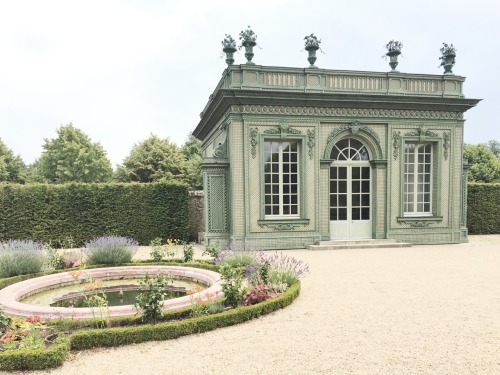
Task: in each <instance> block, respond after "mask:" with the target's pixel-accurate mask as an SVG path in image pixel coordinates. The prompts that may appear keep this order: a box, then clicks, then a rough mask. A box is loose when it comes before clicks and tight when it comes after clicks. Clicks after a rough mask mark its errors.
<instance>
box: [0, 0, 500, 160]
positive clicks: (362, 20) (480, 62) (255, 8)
mask: <svg viewBox="0 0 500 375" xmlns="http://www.w3.org/2000/svg"><path fill="white" fill-rule="evenodd" d="M405 4H408V5H405ZM499 4H500V3H499V2H497V1H495V0H476V1H465V0H461V1H451V0H419V1H411V2H406V1H396V0H377V1H373V0H364V1H355V0H351V1H345V0H342V1H335V0H329V1H326V0H325V1H321V0H308V1H305V0H252V1H236V0H213V1H212V0H204V1H178V0H177V1H172V0H163V1H160V0H158V1H153V0H121V1H120V0H80V1H75V0H61V1H54V0H44V1H41V0H32V1H23V0H0V138H1V139H2V140H3V141H4V143H6V145H7V146H8V147H9V148H11V149H12V150H13V151H14V153H15V154H19V155H21V157H22V158H23V160H24V161H25V162H26V163H32V162H33V161H34V160H35V159H36V158H38V157H39V156H40V154H41V152H42V145H43V143H44V138H54V137H56V129H57V128H58V127H59V126H60V125H65V124H67V123H69V122H73V124H74V125H75V126H76V127H77V128H80V129H81V130H83V131H84V132H85V133H86V134H87V135H88V136H90V138H91V139H92V141H95V142H100V143H101V144H102V145H103V147H104V149H105V150H106V151H107V153H108V157H109V158H110V160H111V162H112V164H113V165H116V164H120V163H121V162H122V161H123V159H124V158H125V157H126V156H127V155H128V153H129V152H130V149H131V148H132V146H133V144H134V143H138V142H140V141H142V140H143V139H145V138H147V137H149V135H150V133H154V134H157V135H158V136H160V137H170V139H171V140H173V141H175V142H176V143H177V144H179V145H181V144H182V143H183V142H184V141H185V140H186V138H187V136H188V134H189V132H191V131H193V130H194V128H195V127H196V125H197V124H198V121H199V113H200V112H201V111H202V109H203V107H204V106H205V104H206V102H207V100H208V97H209V95H210V94H211V93H212V92H213V90H214V88H215V85H216V84H217V82H218V81H219V79H220V77H221V74H222V72H223V70H224V68H225V66H226V65H225V62H224V59H221V58H220V55H221V40H222V39H223V38H224V34H226V33H228V34H231V35H232V36H233V38H235V39H237V38H238V34H239V32H240V31H241V30H243V29H245V28H246V26H247V25H251V27H252V29H253V30H254V31H255V33H256V34H257V36H258V38H257V42H258V44H259V45H260V46H261V47H262V49H258V48H256V49H255V51H254V52H255V57H254V62H255V63H256V64H259V65H271V66H273V65H275V66H290V67H306V66H308V65H309V64H308V63H307V60H306V57H307V56H306V52H305V51H303V38H304V36H305V35H308V34H311V33H315V35H317V36H318V37H319V38H321V39H322V44H321V47H322V49H323V51H324V53H325V54H321V53H319V54H318V60H317V62H316V65H317V66H319V67H320V68H326V69H348V70H364V71H382V72H385V71H388V70H390V68H389V66H388V63H387V61H385V60H384V59H382V58H381V56H382V55H383V54H384V52H385V49H384V44H385V43H387V42H388V41H389V40H391V39H396V40H399V41H401V42H402V43H403V44H404V47H403V58H400V63H399V66H398V70H400V71H401V72H406V73H424V74H441V73H442V68H438V65H439V60H438V58H439V56H440V53H439V49H440V48H441V44H442V42H447V43H453V44H454V46H455V47H456V48H457V51H458V52H457V58H456V65H455V68H454V73H455V74H458V75H461V76H465V77H467V79H466V82H465V85H464V92H465V95H466V96H467V97H469V98H478V99H484V100H483V101H482V102H480V103H479V105H478V106H477V107H476V108H473V109H471V110H470V111H468V112H467V113H466V114H465V118H466V119H467V121H466V127H465V129H466V130H465V141H466V142H468V143H479V142H486V141H488V140H490V139H496V140H500V125H499V120H498V119H497V117H496V115H498V107H500V100H499V91H500V74H499V73H498V68H497V66H498V65H499V64H500V42H499V40H500V38H499V37H498V35H499V34H500V31H499V30H500V5H499ZM244 62H245V57H244V55H243V52H239V53H238V54H236V64H241V63H244ZM495 111H496V112H495Z"/></svg>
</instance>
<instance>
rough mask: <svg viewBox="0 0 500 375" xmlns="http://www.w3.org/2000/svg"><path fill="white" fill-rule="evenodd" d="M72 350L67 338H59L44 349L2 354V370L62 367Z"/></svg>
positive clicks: (0, 356) (0, 366) (13, 351)
mask: <svg viewBox="0 0 500 375" xmlns="http://www.w3.org/2000/svg"><path fill="white" fill-rule="evenodd" d="M69 349H70V343H69V340H68V339H67V338H66V337H58V338H57V339H56V340H54V342H53V343H52V345H51V346H50V347H48V348H44V349H31V350H29V349H25V350H23V349H20V350H6V351H4V352H0V370H3V371H12V370H43V369H48V368H53V367H58V366H61V365H62V364H63V362H64V359H65V358H66V355H67V354H68V352H69Z"/></svg>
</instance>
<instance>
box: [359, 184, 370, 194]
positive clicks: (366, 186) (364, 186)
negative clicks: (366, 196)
mask: <svg viewBox="0 0 500 375" xmlns="http://www.w3.org/2000/svg"><path fill="white" fill-rule="evenodd" d="M361 191H362V192H363V193H369V192H370V181H363V182H362V183H361Z"/></svg>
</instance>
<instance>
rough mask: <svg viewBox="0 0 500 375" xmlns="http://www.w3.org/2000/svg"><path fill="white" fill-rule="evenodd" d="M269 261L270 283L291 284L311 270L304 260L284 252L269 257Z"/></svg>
mask: <svg viewBox="0 0 500 375" xmlns="http://www.w3.org/2000/svg"><path fill="white" fill-rule="evenodd" d="M267 261H268V262H269V276H268V277H269V283H270V284H274V285H280V284H282V283H286V284H287V285H288V286H291V285H292V284H293V283H295V282H296V281H297V280H298V279H300V278H301V277H303V276H305V275H306V274H307V273H308V272H309V265H308V264H307V263H305V262H304V261H302V260H299V259H296V258H294V257H292V256H289V255H287V254H284V253H282V252H280V253H278V252H276V253H274V254H273V255H271V256H269V257H267Z"/></svg>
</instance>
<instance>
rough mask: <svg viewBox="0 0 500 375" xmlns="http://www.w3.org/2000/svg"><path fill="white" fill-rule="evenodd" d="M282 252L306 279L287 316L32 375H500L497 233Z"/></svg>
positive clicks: (94, 355)
mask: <svg viewBox="0 0 500 375" xmlns="http://www.w3.org/2000/svg"><path fill="white" fill-rule="evenodd" d="M144 251H145V250H144ZM287 253H290V254H292V255H294V256H296V257H298V258H300V259H304V260H306V261H307V262H308V263H309V265H310V270H311V273H310V274H309V275H308V276H307V277H306V278H305V279H303V282H302V292H301V295H300V297H299V298H298V299H297V300H296V301H295V302H294V303H293V304H292V305H291V306H289V307H287V308H285V309H284V310H281V311H278V312H275V313H273V314H271V315H268V316H264V317H261V318H259V319H257V320H254V321H251V322H248V323H244V324H241V325H238V326H235V327H228V328H223V329H219V330H216V331H213V332H207V333H203V334H196V335H192V336H187V337H183V338H180V339H176V340H172V341H163V342H150V343H144V344H138V345H131V346H126V347H120V348H113V349H97V350H91V351H82V352H72V353H71V354H70V356H69V357H68V359H67V360H66V362H65V364H64V366H63V367H61V368H59V369H56V370H52V371H48V372H47V371H44V372H33V374H47V373H50V374H54V375H55V374H72V375H77V374H82V375H83V374H85V375H88V374H175V375H182V374H190V375H191V374H231V375H233V374H272V375H275V374H276V375H278V374H286V375H294V374H297V375H306V374H363V375H367V374H384V375H387V374H398V375H400V374H453V375H458V374H481V375H483V374H495V375H498V374H500V235H499V236H470V243H468V244H460V245H439V246H414V247H412V248H402V249H376V250H348V251H345V250H344V251H317V252H312V251H306V250H299V251H287Z"/></svg>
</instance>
